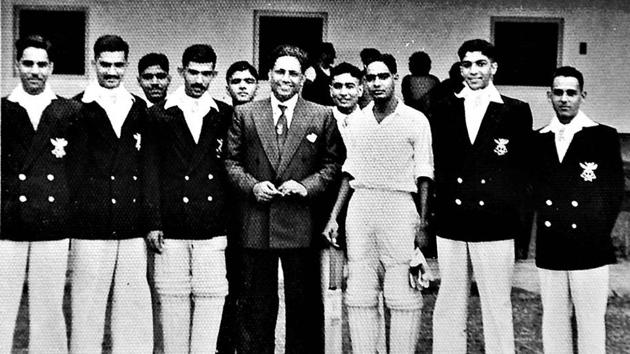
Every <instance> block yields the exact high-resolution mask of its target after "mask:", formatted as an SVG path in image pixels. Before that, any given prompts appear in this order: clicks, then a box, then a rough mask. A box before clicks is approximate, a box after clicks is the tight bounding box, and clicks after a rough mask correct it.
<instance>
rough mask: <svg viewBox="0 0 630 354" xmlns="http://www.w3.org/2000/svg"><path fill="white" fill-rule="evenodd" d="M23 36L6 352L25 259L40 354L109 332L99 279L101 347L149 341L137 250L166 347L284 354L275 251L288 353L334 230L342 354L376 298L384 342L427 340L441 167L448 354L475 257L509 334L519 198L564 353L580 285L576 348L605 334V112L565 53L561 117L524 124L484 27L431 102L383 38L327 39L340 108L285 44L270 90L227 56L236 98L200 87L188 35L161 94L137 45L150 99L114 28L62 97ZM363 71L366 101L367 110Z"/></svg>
mask: <svg viewBox="0 0 630 354" xmlns="http://www.w3.org/2000/svg"><path fill="white" fill-rule="evenodd" d="M16 47H17V50H16V69H17V72H18V73H19V75H20V79H21V83H20V84H19V85H18V86H17V87H16V88H15V90H13V92H12V93H11V94H10V95H9V96H8V97H7V98H3V99H2V120H1V123H2V131H1V132H2V140H1V141H2V234H1V237H0V284H3V286H2V289H1V290H0V313H1V316H2V318H3V319H4V320H3V321H1V323H0V352H2V353H4V352H9V351H10V350H11V346H12V337H13V330H14V327H15V318H16V316H17V311H18V306H19V302H20V297H21V293H22V285H23V283H24V279H25V278H27V279H28V280H27V281H28V289H29V291H28V296H29V311H30V321H29V323H30V338H29V351H30V352H33V353H39V352H59V353H65V352H68V351H70V352H72V353H94V352H100V351H101V346H102V342H103V331H104V322H105V313H106V306H107V302H108V297H109V296H111V304H112V309H111V333H112V336H111V345H112V352H115V353H127V352H139V353H150V352H152V351H153V349H154V348H153V344H154V343H153V325H152V323H153V318H152V308H151V306H152V303H151V293H150V289H149V282H148V279H147V249H148V250H149V251H150V252H153V262H151V263H149V264H150V265H151V269H150V270H151V272H149V273H150V274H152V277H151V279H150V280H151V281H152V283H153V286H154V290H155V294H156V296H157V299H156V300H157V301H156V303H159V311H158V313H159V319H160V322H161V324H162V326H161V328H162V337H163V345H164V351H165V352H167V353H179V352H191V353H205V352H208V353H214V352H215V351H219V352H226V353H227V352H234V350H236V351H237V352H238V353H273V352H274V334H275V332H274V329H275V327H276V317H277V312H278V263H279V262H280V263H281V264H282V270H283V275H284V291H285V302H286V344H285V345H286V348H285V350H286V352H287V353H321V352H323V351H324V341H325V338H324V332H323V322H324V303H323V301H322V288H324V289H326V288H327V287H328V286H327V285H328V284H324V286H323V287H322V278H325V279H326V281H327V282H329V284H330V287H331V288H335V287H338V286H340V284H339V280H338V279H336V277H335V276H333V274H336V275H339V274H340V273H339V272H333V271H332V270H331V272H330V273H329V276H325V274H322V273H324V272H321V269H320V267H321V264H320V252H321V249H322V248H327V247H331V249H336V248H340V247H343V248H345V250H346V257H347V268H348V279H347V290H346V305H347V307H348V319H349V324H350V335H351V340H352V347H353V352H355V353H375V352H377V350H381V349H380V348H381V344H379V338H382V336H383V333H382V332H383V330H382V321H383V318H382V315H381V314H379V309H378V306H379V305H378V304H379V298H380V297H381V296H382V297H383V298H384V303H385V305H386V307H387V308H388V309H389V311H390V314H391V316H389V317H390V318H389V321H390V326H389V332H388V333H389V340H388V341H386V342H387V343H389V348H388V349H389V352H391V353H414V352H415V349H416V345H417V341H418V335H419V328H420V323H421V322H420V321H421V310H422V305H423V303H422V293H421V290H422V280H423V279H422V273H423V270H422V269H424V268H426V263H424V262H423V258H424V257H423V256H422V253H421V251H420V248H421V247H423V246H424V245H425V243H426V240H427V236H426V228H427V226H428V224H429V221H430V220H429V203H428V200H429V199H430V198H429V196H430V195H431V194H433V193H432V191H431V188H432V187H434V188H435V191H434V192H435V195H436V198H435V203H434V204H435V205H434V207H433V208H434V213H435V219H434V220H432V221H431V222H432V223H434V225H433V227H434V229H435V230H436V233H437V248H438V262H439V266H440V274H441V278H442V281H441V286H440V290H439V294H438V298H437V302H436V306H435V311H434V313H433V351H434V352H435V353H465V352H466V317H467V308H468V298H469V291H470V281H471V276H472V273H471V271H472V272H473V273H474V275H475V280H476V282H477V286H478V289H479V295H480V299H481V307H482V315H483V325H484V341H485V346H486V352H487V353H509V352H514V334H513V326H512V307H511V301H510V290H511V284H512V275H513V264H514V239H515V238H518V237H519V236H520V235H522V234H523V233H525V232H526V230H527V227H528V225H526V223H525V222H524V220H526V219H527V218H526V217H524V215H525V214H526V212H525V210H526V209H527V207H528V205H529V204H530V202H529V201H530V200H533V204H534V205H535V209H536V211H537V212H538V219H537V220H538V221H537V222H538V239H537V257H536V263H537V265H538V267H539V269H540V278H541V295H542V301H543V307H544V315H543V344H544V347H545V351H546V352H550V353H568V352H572V348H573V344H572V338H573V337H572V334H571V324H570V313H571V303H573V305H574V306H575V312H576V317H577V324H578V326H577V327H578V332H579V334H578V348H579V349H580V352H584V353H603V352H604V351H605V327H604V313H605V308H606V295H607V284H608V283H607V282H608V264H609V263H611V262H614V254H613V250H612V245H611V242H610V237H609V234H610V231H611V229H612V226H613V225H614V221H615V217H616V215H617V212H618V210H619V205H620V201H621V200H620V196H621V195H622V194H621V191H622V188H623V177H622V169H621V158H620V152H619V144H618V140H617V137H616V131H615V130H614V129H612V128H609V127H606V126H603V125H600V124H598V123H595V122H594V121H592V120H591V119H589V118H588V117H587V116H586V115H585V114H584V113H583V112H582V111H581V110H580V104H581V103H582V101H583V99H584V98H585V97H586V92H585V91H584V90H583V88H584V80H583V77H582V74H581V73H579V71H577V70H576V69H574V68H571V67H562V68H559V69H558V70H557V71H556V72H555V73H554V76H553V78H552V79H553V81H552V83H551V90H550V92H549V94H548V95H549V99H550V100H551V103H552V106H553V108H554V110H555V112H556V116H555V117H554V118H553V119H552V121H551V123H550V124H549V125H548V126H546V127H544V128H543V129H541V130H539V131H537V132H533V131H532V115H531V112H530V109H529V106H528V105H527V104H526V103H524V102H521V101H518V100H515V99H512V98H508V97H506V96H503V95H501V94H499V92H498V90H497V89H496V87H495V86H494V85H493V83H492V81H493V76H494V74H495V73H496V71H497V69H498V63H497V58H496V50H495V48H494V47H493V46H492V44H490V43H489V42H487V41H484V40H470V41H466V42H464V44H463V45H462V46H461V47H460V49H459V51H458V55H459V59H460V63H461V76H462V81H463V82H464V88H463V89H462V90H461V91H460V92H457V93H455V94H449V95H445V96H444V97H441V98H440V99H439V100H437V101H436V102H434V103H432V109H431V111H430V112H429V113H428V114H427V116H425V115H424V114H423V113H420V112H419V111H416V110H414V109H412V108H410V107H408V106H406V105H405V104H404V103H403V102H402V100H400V99H398V98H397V97H396V95H395V91H396V90H395V87H396V81H397V79H398V73H397V65H396V60H395V58H394V57H393V56H391V55H389V54H380V53H375V54H374V55H371V56H370V57H369V58H368V59H367V60H366V62H365V63H364V68H363V70H361V69H359V68H357V67H355V66H353V65H351V64H348V63H341V64H339V65H337V66H334V67H332V62H331V61H330V58H328V59H327V58H323V59H321V60H320V61H321V62H322V63H327V66H328V67H330V68H329V69H330V75H329V76H330V84H329V87H328V90H329V95H330V98H331V100H332V103H333V104H334V107H333V108H332V109H331V108H329V107H325V106H321V105H319V104H315V103H312V102H309V101H308V100H305V99H304V98H303V97H302V96H301V95H300V92H301V90H302V88H303V85H304V84H305V81H307V77H306V75H305V73H306V71H307V68H308V60H307V55H306V53H305V52H304V51H303V50H301V49H300V48H298V47H295V46H290V45H282V46H279V47H277V48H276V49H275V50H274V51H273V53H272V58H271V59H272V60H271V63H272V68H271V69H270V71H269V73H268V74H269V84H270V87H271V96H270V97H269V98H266V99H262V100H256V101H254V100H253V99H254V96H255V94H256V88H257V81H258V73H257V72H256V69H255V68H254V67H252V66H251V65H250V64H249V63H247V62H237V63H234V64H233V65H232V66H231V67H230V68H229V69H228V71H227V75H226V80H227V89H228V92H229V93H230V96H231V97H232V101H233V107H231V106H229V105H227V104H225V103H223V102H221V101H218V100H215V99H213V98H212V97H211V96H210V94H209V92H208V88H209V85H210V82H211V81H212V80H213V79H214V78H215V77H216V74H217V72H216V70H215V66H216V63H217V56H216V53H215V52H214V50H213V49H212V47H211V46H209V45H205V44H196V45H192V46H190V47H188V48H187V49H186V50H185V51H184V53H183V55H182V62H181V67H179V68H178V73H179V74H180V75H181V77H182V78H183V82H184V83H183V85H182V86H181V87H179V88H177V89H176V90H175V91H173V92H172V93H170V94H168V95H167V90H168V86H169V83H170V79H171V77H170V74H169V62H168V59H167V58H166V57H165V56H164V55H162V54H154V53H152V54H148V55H146V56H144V57H143V58H142V59H141V60H140V61H139V64H138V71H139V76H138V83H139V85H140V86H141V87H142V89H143V91H144V93H145V96H146V101H147V102H145V100H144V99H142V98H140V97H138V96H135V95H133V94H131V93H129V91H127V90H126V89H125V88H124V85H123V84H122V80H123V76H124V74H125V70H126V68H127V63H128V55H129V47H128V45H127V43H126V42H125V41H124V40H123V39H122V38H121V37H119V36H115V35H105V36H102V37H100V38H99V39H98V40H97V41H96V43H95V44H94V60H93V66H94V68H95V71H96V81H95V82H93V83H90V84H89V85H88V86H87V88H86V89H85V91H84V92H82V93H81V94H79V95H77V96H76V97H75V98H74V99H71V100H68V99H64V98H61V97H59V96H56V95H55V94H54V93H53V91H52V89H51V88H50V86H49V85H47V79H48V77H49V75H50V74H51V73H52V70H53V61H54V59H55V58H54V57H53V52H52V50H51V45H50V42H48V41H47V40H46V39H44V38H42V37H41V36H29V37H27V38H23V39H20V40H19V41H18V42H17V43H16ZM329 56H330V55H329ZM324 57H325V56H324ZM332 57H333V58H334V53H333V54H332ZM364 90H366V91H367V92H368V93H369V96H370V98H371V103H369V104H367V106H365V108H363V109H360V108H359V105H358V102H359V100H360V99H361V97H363V96H364V92H363V91H364ZM147 106H149V107H147ZM594 147H597V148H594ZM532 191H533V192H532ZM530 197H533V198H530ZM593 216H596V217H593ZM70 239H71V241H69V240H70ZM69 249H70V251H69ZM329 256H330V255H329ZM330 257H331V258H334V256H330ZM68 259H69V262H68ZM418 263H420V268H421V270H420V271H417V270H418V267H417V265H418ZM423 263H424V264H423ZM66 264H69V265H70V267H71V278H70V284H71V311H70V312H71V322H70V331H69V332H70V336H69V345H68V339H67V336H66V326H65V320H64V316H63V312H62V302H63V292H64V285H65V276H66V269H67V268H66ZM330 264H331V265H332V264H333V262H331V263H330ZM331 267H332V268H334V266H331ZM328 278H330V279H328ZM110 293H111V294H110ZM226 296H227V297H226ZM222 316H223V319H222Z"/></svg>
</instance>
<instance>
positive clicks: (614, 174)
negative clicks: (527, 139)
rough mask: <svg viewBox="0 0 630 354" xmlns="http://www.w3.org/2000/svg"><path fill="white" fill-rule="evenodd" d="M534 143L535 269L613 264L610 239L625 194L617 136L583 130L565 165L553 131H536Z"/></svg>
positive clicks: (595, 128)
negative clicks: (559, 157) (560, 157)
mask: <svg viewBox="0 0 630 354" xmlns="http://www.w3.org/2000/svg"><path fill="white" fill-rule="evenodd" d="M534 139H535V140H534V144H533V150H532V151H533V153H534V154H533V162H534V166H535V168H534V171H535V179H534V196H535V206H536V210H537V213H538V216H537V233H536V265H537V266H538V267H541V268H546V269H552V270H577V269H589V268H595V267H599V266H602V265H605V264H609V263H614V262H615V255H614V250H613V245H612V241H611V237H610V234H611V232H612V229H613V227H614V226H615V221H616V219H617V214H618V213H619V209H620V206H621V201H622V199H623V191H624V174H623V165H622V160H621V152H620V149H619V137H618V135H617V131H616V130H615V129H613V128H611V127H608V126H605V125H596V126H593V127H585V128H583V129H582V130H581V131H579V132H577V133H576V134H575V135H574V136H573V140H572V141H571V144H570V145H569V149H568V150H567V152H566V154H565V156H564V158H563V160H562V162H560V161H559V160H558V155H557V153H556V145H555V141H554V140H555V135H554V133H553V132H551V131H549V132H545V133H540V132H538V133H536V135H535V138H534Z"/></svg>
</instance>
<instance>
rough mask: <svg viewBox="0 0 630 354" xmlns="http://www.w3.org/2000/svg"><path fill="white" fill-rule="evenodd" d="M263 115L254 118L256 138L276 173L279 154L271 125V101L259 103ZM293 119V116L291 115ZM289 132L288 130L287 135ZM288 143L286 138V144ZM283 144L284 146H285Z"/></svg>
mask: <svg viewBox="0 0 630 354" xmlns="http://www.w3.org/2000/svg"><path fill="white" fill-rule="evenodd" d="M261 105H262V108H261V110H262V111H263V114H262V115H261V116H260V117H258V116H256V117H254V118H253V120H254V125H255V126H256V131H257V132H258V137H259V138H260V142H261V143H262V147H263V150H265V154H266V155H267V158H269V162H271V165H272V166H273V168H274V169H275V170H276V171H278V167H279V166H278V162H279V161H278V160H279V157H280V152H279V150H278V141H277V140H276V130H275V128H274V125H273V110H272V109H271V99H270V98H269V99H267V100H265V101H262V102H261ZM293 117H294V118H295V114H293ZM290 132H291V130H290V129H289V134H290ZM288 142H289V139H288V138H287V141H286V143H288ZM286 143H285V144H286Z"/></svg>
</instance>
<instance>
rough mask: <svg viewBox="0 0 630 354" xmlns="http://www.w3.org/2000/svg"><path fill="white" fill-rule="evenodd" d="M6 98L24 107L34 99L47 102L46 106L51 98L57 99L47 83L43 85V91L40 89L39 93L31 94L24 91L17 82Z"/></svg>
mask: <svg viewBox="0 0 630 354" xmlns="http://www.w3.org/2000/svg"><path fill="white" fill-rule="evenodd" d="M7 99H8V100H9V101H11V102H15V103H17V104H19V105H20V106H22V107H26V106H28V105H30V104H31V103H32V102H35V101H41V102H47V104H46V106H48V105H49V104H50V102H51V101H52V100H54V99H57V95H55V93H54V92H53V90H52V89H51V88H50V86H48V85H46V87H44V91H42V93H40V94H39V95H31V94H29V93H28V92H26V91H24V87H23V86H22V85H21V84H19V85H17V86H16V87H15V88H14V89H13V91H11V94H10V95H9V97H7Z"/></svg>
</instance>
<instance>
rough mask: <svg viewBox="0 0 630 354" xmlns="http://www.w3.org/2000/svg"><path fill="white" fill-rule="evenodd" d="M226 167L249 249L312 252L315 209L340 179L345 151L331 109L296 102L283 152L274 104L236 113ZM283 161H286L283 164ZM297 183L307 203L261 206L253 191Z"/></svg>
mask: <svg viewBox="0 0 630 354" xmlns="http://www.w3.org/2000/svg"><path fill="white" fill-rule="evenodd" d="M227 147H228V151H227V158H226V166H227V171H228V175H229V178H230V182H231V183H232V185H233V187H234V189H235V191H236V193H237V198H238V205H239V208H238V209H239V216H240V222H241V229H240V233H239V239H240V242H241V245H242V246H243V247H246V248H257V249H269V248H271V249H278V248H304V247H311V246H312V242H313V239H314V235H318V234H319V233H320V232H321V230H319V229H318V228H317V226H318V225H321V224H320V223H317V222H316V218H317V216H316V213H315V211H316V210H315V208H316V207H317V205H318V203H320V200H319V199H320V197H322V196H323V195H324V193H325V192H326V190H327V188H328V187H329V186H330V184H331V182H332V181H334V180H335V179H336V178H338V177H339V171H340V168H341V163H342V161H343V159H344V158H345V147H344V145H343V142H342V140H341V134H340V133H339V130H338V129H337V123H336V122H335V119H334V117H333V116H332V112H331V111H330V109H329V108H326V107H323V106H320V105H317V104H314V103H311V102H308V101H305V100H303V99H302V98H300V99H298V101H297V104H296V106H295V111H294V113H293V119H292V121H291V126H290V128H289V131H288V135H287V140H286V142H285V144H284V148H283V149H282V151H280V149H279V147H278V144H277V142H276V133H275V129H274V124H273V114H272V108H271V99H266V100H263V101H256V102H252V103H249V104H246V105H243V106H239V107H237V108H236V110H235V112H234V119H233V122H232V126H231V127H230V130H229V133H228V145H227ZM280 156H282V159H280ZM287 180H295V181H297V182H299V183H301V184H302V185H304V187H306V190H307V192H308V195H307V197H306V198H301V197H285V198H282V199H275V200H273V201H272V202H270V203H267V204H263V203H258V202H257V201H256V200H255V197H254V195H253V192H252V188H253V187H254V185H255V184H256V183H258V182H261V181H271V182H273V183H274V184H275V185H276V186H280V185H281V184H282V183H283V182H285V181H287Z"/></svg>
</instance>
